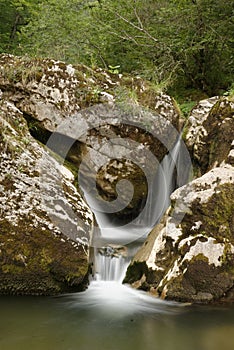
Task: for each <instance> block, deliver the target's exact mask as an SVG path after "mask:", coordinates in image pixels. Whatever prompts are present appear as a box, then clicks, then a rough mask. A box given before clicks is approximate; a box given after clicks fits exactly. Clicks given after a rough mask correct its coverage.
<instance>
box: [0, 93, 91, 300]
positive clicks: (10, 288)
mask: <svg viewBox="0 0 234 350" xmlns="http://www.w3.org/2000/svg"><path fill="white" fill-rule="evenodd" d="M0 153H1V162H0V213H1V214H0V294H35V295H38V294H43V295H48V294H57V293H61V292H67V291H76V290H81V289H83V288H84V287H85V286H86V284H87V275H88V271H89V241H90V239H91V236H92V231H93V215H92V213H91V211H90V209H89V208H88V206H87V204H86V203H85V202H84V200H83V199H82V197H81V195H80V194H79V192H78V191H77V189H76V188H75V186H74V185H73V180H74V176H73V174H72V173H71V171H70V170H68V169H67V168H65V167H64V166H63V165H62V164H60V163H58V162H57V161H56V160H54V158H52V156H51V155H50V154H49V153H48V152H47V151H46V150H45V149H44V147H42V146H40V145H39V144H38V143H37V142H36V141H35V140H34V139H33V138H32V136H31V135H30V133H29V132H28V127H27V124H26V122H25V119H24V118H23V113H22V112H21V111H20V110H19V109H17V108H16V107H15V106H14V105H13V104H12V103H10V102H8V101H6V100H3V99H2V100H0Z"/></svg>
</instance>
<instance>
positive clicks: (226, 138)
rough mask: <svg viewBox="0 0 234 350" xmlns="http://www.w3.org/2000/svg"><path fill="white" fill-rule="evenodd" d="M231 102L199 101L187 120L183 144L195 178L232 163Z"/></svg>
mask: <svg viewBox="0 0 234 350" xmlns="http://www.w3.org/2000/svg"><path fill="white" fill-rule="evenodd" d="M233 130H234V102H233V101H232V100H231V99H229V98H227V97H222V98H221V97H212V98H210V99H208V100H203V101H201V102H200V103H199V104H198V105H197V106H196V107H195V108H194V109H193V110H192V112H191V115H190V117H189V119H188V125H187V132H186V144H187V147H188V150H189V151H190V154H191V158H192V160H193V162H194V165H195V168H196V169H197V170H198V174H199V173H200V174H204V173H205V172H206V171H208V170H210V169H212V168H213V167H217V166H219V165H220V164H221V163H222V162H227V163H230V164H232V165H233V164H234V163H233V155H232V153H233V152H231V150H232V148H233V142H234V137H233Z"/></svg>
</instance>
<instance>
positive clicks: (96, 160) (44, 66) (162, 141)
mask: <svg viewBox="0 0 234 350" xmlns="http://www.w3.org/2000/svg"><path fill="white" fill-rule="evenodd" d="M0 88H1V89H2V92H3V96H4V98H7V99H8V100H9V101H10V102H12V103H14V105H15V106H16V107H17V108H18V109H19V110H20V111H21V112H22V113H23V116H24V118H26V120H27V121H28V125H29V128H30V131H31V134H32V135H33V136H34V137H35V138H37V139H38V140H40V141H41V142H43V143H45V144H46V143H47V145H48V140H49V144H50V148H52V149H53V151H55V152H57V153H58V154H60V156H62V157H66V159H67V160H69V161H70V162H71V163H73V164H75V166H76V167H79V173H80V181H81V182H82V181H83V182H82V183H83V185H84V186H86V187H87V191H89V192H92V191H93V190H94V189H96V185H97V191H98V192H95V194H93V195H95V196H96V197H98V196H100V197H101V199H102V200H104V201H108V202H109V203H112V204H111V205H110V204H109V203H108V204H107V207H108V208H109V207H110V210H111V211H112V213H116V215H119V216H121V217H122V216H123V215H125V216H129V217H132V215H137V214H138V213H139V210H140V208H141V207H142V206H143V204H144V202H145V200H146V197H147V179H146V178H147V176H149V177H150V176H151V175H150V174H152V173H153V172H155V171H156V168H157V166H158V163H159V162H161V161H162V159H163V157H164V156H165V154H166V153H167V152H168V151H169V150H171V149H172V147H173V145H174V144H175V142H176V139H177V138H178V134H179V132H180V130H181V126H182V123H181V119H180V114H179V111H178V109H177V107H176V104H175V103H174V101H173V99H172V98H171V97H169V96H167V95H165V94H162V93H157V92H155V91H154V89H153V88H151V86H150V84H149V83H147V82H145V81H144V80H143V79H141V78H139V77H136V78H132V77H129V76H122V75H119V74H111V73H109V72H106V71H104V70H102V69H95V70H92V69H90V68H88V67H85V66H83V65H76V66H71V65H66V64H64V63H63V62H57V61H54V60H50V59H44V60H40V59H29V58H25V57H24V58H20V57H14V56H11V55H1V56H0ZM145 107H146V108H145ZM51 135H53V136H55V137H54V138H53V137H52V138H53V140H52V141H51ZM152 159H153V160H152ZM81 165H82V166H81ZM80 166H81V167H80ZM121 180H122V184H124V182H123V180H128V183H127V182H125V185H124V186H122V187H121V186H120V188H119V191H118V183H120V182H121ZM81 182H80V183H81ZM118 198H119V200H118ZM120 208H126V209H122V210H119V209H120Z"/></svg>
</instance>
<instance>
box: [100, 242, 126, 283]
mask: <svg viewBox="0 0 234 350" xmlns="http://www.w3.org/2000/svg"><path fill="white" fill-rule="evenodd" d="M97 250H98V252H97V253H96V255H95V272H96V274H95V279H96V280H97V281H116V282H119V283H121V282H122V280H123V278H124V275H125V272H126V270H127V266H128V264H129V257H127V255H128V254H127V248H126V247H123V246H116V245H108V246H106V247H103V248H99V249H97Z"/></svg>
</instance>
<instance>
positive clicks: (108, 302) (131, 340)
mask: <svg viewBox="0 0 234 350" xmlns="http://www.w3.org/2000/svg"><path fill="white" fill-rule="evenodd" d="M178 149H179V146H178V145H177V146H176V147H175V149H174V151H173V152H174V153H173V152H172V155H171V156H170V157H166V158H165V159H164V161H163V163H162V166H161V172H160V171H159V173H158V175H157V177H156V180H155V181H156V182H157V188H158V189H159V192H158V196H159V197H157V198H159V201H158V204H157V207H155V205H154V204H153V203H154V202H155V201H154V198H153V197H152V198H151V200H150V201H149V203H148V204H147V205H148V206H147V208H146V210H145V211H144V212H145V214H144V215H145V216H143V217H141V218H140V220H138V221H135V222H132V223H130V224H127V225H125V226H123V227H116V226H113V225H111V224H110V222H108V221H107V220H106V218H105V216H104V215H102V214H101V215H100V214H98V212H96V217H97V221H98V222H99V226H100V227H101V236H100V237H96V238H95V239H96V240H95V242H94V243H95V244H94V262H93V266H94V268H93V275H92V276H91V277H90V285H89V288H88V289H87V290H86V291H84V292H81V293H74V294H67V295H61V296H58V297H6V296H2V297H0V310H1V317H0V349H2V350H32V349H33V350H188V349H189V350H220V349H222V350H233V349H234V306H233V307H230V306H228V307H225V306H219V307H214V306H212V307H208V306H191V305H187V304H180V303H175V302H168V301H163V300H160V299H157V298H155V297H153V296H151V295H149V294H147V293H145V292H143V291H138V290H135V289H133V288H130V287H129V286H127V285H123V284H122V280H123V278H124V275H125V272H126V269H127V266H128V264H129V262H130V260H131V258H132V256H133V255H134V253H135V252H136V250H137V249H138V248H139V246H140V245H141V244H142V241H143V240H144V239H145V237H146V236H147V234H148V233H149V231H150V229H151V228H152V227H153V226H154V225H155V223H156V222H157V221H158V220H159V219H160V217H161V215H162V213H163V212H164V211H165V209H166V208H167V207H168V205H169V195H170V193H171V191H172V190H173V172H174V166H175V162H176V159H177V155H178ZM165 174H166V175H165ZM151 193H153V191H152V192H151ZM87 200H88V202H89V204H91V207H92V201H91V199H90V198H88V195H87ZM142 223H143V225H142ZM116 250H117V251H118V252H120V253H119V254H116Z"/></svg>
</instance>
